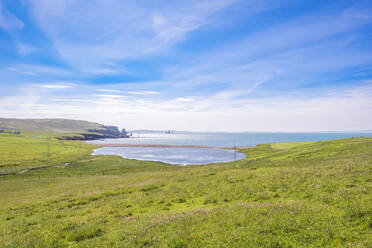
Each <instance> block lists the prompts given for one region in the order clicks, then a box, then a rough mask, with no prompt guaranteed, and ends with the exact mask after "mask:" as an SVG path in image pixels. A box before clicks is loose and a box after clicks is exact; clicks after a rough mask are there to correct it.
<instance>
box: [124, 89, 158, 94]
mask: <svg viewBox="0 0 372 248" xmlns="http://www.w3.org/2000/svg"><path fill="white" fill-rule="evenodd" d="M126 93H127V94H130V95H157V94H160V92H158V91H150V90H143V91H127V92H126Z"/></svg>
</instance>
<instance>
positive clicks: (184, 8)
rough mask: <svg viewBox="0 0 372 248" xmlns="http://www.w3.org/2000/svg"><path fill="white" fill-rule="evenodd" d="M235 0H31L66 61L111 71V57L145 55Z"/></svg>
mask: <svg viewBox="0 0 372 248" xmlns="http://www.w3.org/2000/svg"><path fill="white" fill-rule="evenodd" d="M234 2H236V0H235V1H233V0H230V1H228V0H224V1H221V0H202V1H196V2H188V1H187V2H186V1H180V2H177V3H176V2H163V1H160V2H158V1H155V2H147V4H146V5H145V4H143V3H141V2H123V1H120V0H113V1H109V2H107V1H99V0H94V1H90V2H85V1H79V0H71V1H68V2H66V1H62V0H55V1H53V2H51V1H47V0H32V1H31V3H32V13H33V16H34V18H35V19H36V20H37V23H38V24H39V25H40V27H41V29H42V30H43V31H44V32H45V34H46V35H47V36H48V37H49V38H50V40H51V41H52V42H53V43H54V46H55V48H56V49H57V50H58V52H59V53H60V55H61V56H62V57H63V58H64V59H65V61H66V62H68V63H69V64H72V65H74V66H77V67H79V68H80V69H82V70H84V71H89V69H90V68H97V69H95V70H96V71H97V72H101V73H102V72H103V73H113V71H111V70H112V68H111V69H107V68H105V66H107V63H112V62H113V61H115V60H120V59H124V58H131V57H141V56H144V55H146V54H149V53H153V52H156V51H159V50H162V49H165V48H167V47H168V46H169V45H170V44H173V43H174V42H177V41H179V40H182V39H183V38H184V37H185V35H186V34H187V33H188V32H190V31H193V30H195V29H197V28H198V27H200V26H201V25H203V24H204V23H206V21H207V19H208V17H209V16H210V15H212V14H213V13H215V12H216V11H218V10H220V9H222V8H224V7H226V6H228V5H229V4H232V3H234ZM76 40H79V42H78V43H77V42H76ZM101 67H102V69H101Z"/></svg>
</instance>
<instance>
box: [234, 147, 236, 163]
mask: <svg viewBox="0 0 372 248" xmlns="http://www.w3.org/2000/svg"><path fill="white" fill-rule="evenodd" d="M234 162H236V145H235V153H234Z"/></svg>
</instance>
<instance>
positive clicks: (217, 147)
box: [90, 143, 253, 149]
mask: <svg viewBox="0 0 372 248" xmlns="http://www.w3.org/2000/svg"><path fill="white" fill-rule="evenodd" d="M90 144H92V145H98V146H102V147H152V148H210V149H234V148H235V147H220V146H199V145H159V144H94V143H90ZM252 147H253V146H246V147H236V149H247V148H252Z"/></svg>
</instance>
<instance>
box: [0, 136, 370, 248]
mask: <svg viewBox="0 0 372 248" xmlns="http://www.w3.org/2000/svg"><path fill="white" fill-rule="evenodd" d="M95 148H96V147H95V146H92V145H88V144H85V143H83V142H80V141H59V140H56V139H54V138H51V137H48V136H42V135H39V136H37V135H35V136H33V135H25V134H21V135H6V134H2V135H0V175H1V177H0V247H27V248H29V247H178V248H181V247H372V208H371V206H372V193H371V192H372V191H371V186H372V178H371V175H372V138H351V139H342V140H334V141H322V142H301V143H276V144H265V145H259V146H257V147H255V148H250V149H244V150H242V152H244V153H246V154H247V158H246V159H244V160H240V161H237V162H230V163H219V164H209V165H200V166H185V167H182V166H175V165H167V164H163V163H158V162H143V161H136V160H128V159H123V158H120V157H116V156H91V155H90V153H91V152H92V151H93V149H95Z"/></svg>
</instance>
